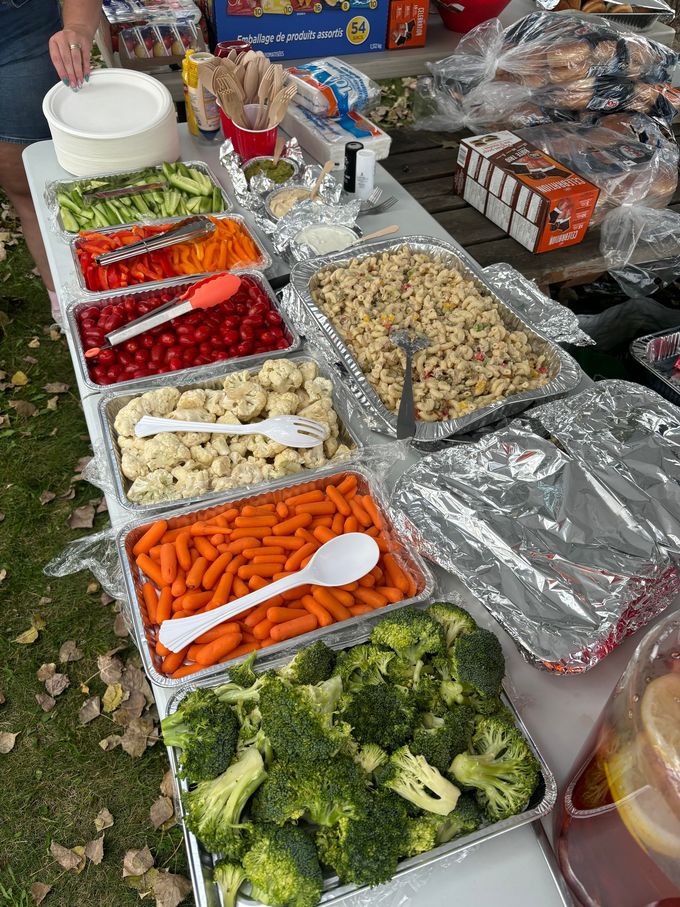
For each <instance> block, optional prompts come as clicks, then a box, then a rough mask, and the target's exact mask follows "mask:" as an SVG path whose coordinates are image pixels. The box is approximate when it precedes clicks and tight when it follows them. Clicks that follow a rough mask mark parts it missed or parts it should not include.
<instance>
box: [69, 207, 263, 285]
mask: <svg viewBox="0 0 680 907" xmlns="http://www.w3.org/2000/svg"><path fill="white" fill-rule="evenodd" d="M208 219H209V220H211V221H212V222H213V223H214V224H215V231H214V232H213V233H210V234H209V235H207V236H205V237H203V238H202V239H199V240H196V241H194V242H187V243H178V244H177V245H174V246H168V247H167V248H165V249H159V250H158V251H156V252H146V253H144V254H142V255H135V256H134V257H131V258H129V259H126V260H124V261H121V262H118V263H116V264H111V265H105V266H101V265H98V264H97V262H96V261H95V258H96V256H97V255H102V254H103V253H105V252H111V251H113V250H114V249H119V248H121V247H122V246H126V245H130V244H132V243H136V242H139V241H140V240H142V239H149V238H150V237H151V236H156V235H157V234H159V233H163V232H164V231H166V230H169V229H170V228H171V227H173V226H175V225H176V224H177V223H178V222H180V221H182V220H184V218H174V219H173V220H169V221H167V222H165V223H162V224H136V225H133V226H131V227H124V228H121V227H112V228H111V229H108V230H104V229H102V230H98V231H86V232H82V233H80V234H79V235H78V236H77V237H76V238H75V239H74V240H73V241H72V242H71V254H72V256H73V261H74V264H75V271H76V276H77V279H78V287H79V289H80V290H81V291H83V292H84V293H86V294H88V295H90V296H93V295H95V294H96V295H98V294H101V293H110V292H111V291H112V290H125V289H127V288H128V287H133V286H138V285H140V284H144V285H146V286H148V285H152V284H153V285H154V286H157V285H158V284H163V283H165V282H166V281H170V280H176V279H177V278H178V277H188V276H194V275H197V274H202V275H204V274H214V273H217V272H219V271H227V270H228V271H238V270H240V269H243V268H249V269H254V270H258V271H266V269H267V268H268V267H269V266H270V265H271V258H270V256H269V255H268V254H267V252H266V251H265V249H264V248H263V247H262V245H261V244H260V242H259V240H258V239H257V237H256V235H255V232H254V230H253V228H252V227H250V226H249V225H248V224H247V223H246V221H245V219H244V218H243V217H240V216H239V215H237V214H226V215H222V216H219V217H215V216H212V215H210V216H209V218H208Z"/></svg>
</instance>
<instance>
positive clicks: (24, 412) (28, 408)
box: [9, 400, 38, 419]
mask: <svg viewBox="0 0 680 907" xmlns="http://www.w3.org/2000/svg"><path fill="white" fill-rule="evenodd" d="M9 405H10V406H11V407H12V409H13V410H15V412H16V414H17V415H18V416H21V417H22V419H28V418H29V417H30V416H35V414H36V413H37V412H38V407H37V406H34V405H33V404H32V403H29V402H28V400H10V401H9Z"/></svg>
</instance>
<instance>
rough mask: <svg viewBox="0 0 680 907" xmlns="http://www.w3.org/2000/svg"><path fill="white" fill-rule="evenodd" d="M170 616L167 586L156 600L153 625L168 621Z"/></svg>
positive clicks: (169, 591) (170, 596) (169, 596)
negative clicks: (156, 606)
mask: <svg viewBox="0 0 680 907" xmlns="http://www.w3.org/2000/svg"><path fill="white" fill-rule="evenodd" d="M171 614H172V590H171V589H170V588H169V587H168V586H165V588H164V589H161V594H160V598H159V599H158V608H157V609H156V620H155V623H157V624H162V623H163V621H164V620H169V619H170V615H171ZM166 654H167V653H166Z"/></svg>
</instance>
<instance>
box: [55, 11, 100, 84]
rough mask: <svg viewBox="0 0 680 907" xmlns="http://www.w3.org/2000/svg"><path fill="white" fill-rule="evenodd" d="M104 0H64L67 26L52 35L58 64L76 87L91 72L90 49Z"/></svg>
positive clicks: (62, 74)
mask: <svg viewBox="0 0 680 907" xmlns="http://www.w3.org/2000/svg"><path fill="white" fill-rule="evenodd" d="M100 15H101V0H64V9H63V19H64V28H63V29H62V31H58V32H57V33H56V34H54V35H52V37H51V38H50V45H49V46H50V57H51V58H52V62H53V63H54V68H55V69H56V70H57V72H58V73H59V76H60V77H61V78H62V79H65V80H66V81H67V82H68V83H69V85H70V86H71V88H73V89H74V91H75V90H76V89H78V88H82V87H83V79H86V78H88V77H89V74H90V50H91V49H92V41H93V39H94V33H95V32H96V30H97V26H98V25H99V17H100Z"/></svg>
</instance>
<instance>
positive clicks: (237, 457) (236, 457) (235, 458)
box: [229, 447, 245, 466]
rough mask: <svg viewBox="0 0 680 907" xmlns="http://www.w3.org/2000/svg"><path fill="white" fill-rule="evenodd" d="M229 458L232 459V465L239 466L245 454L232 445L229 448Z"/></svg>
mask: <svg viewBox="0 0 680 907" xmlns="http://www.w3.org/2000/svg"><path fill="white" fill-rule="evenodd" d="M244 453H245V451H244ZM229 459H230V460H231V465H232V466H238V464H239V463H243V461H244V460H245V456H244V455H243V454H242V453H241V452H240V451H238V450H234V448H233V447H232V448H230V450H229Z"/></svg>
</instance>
